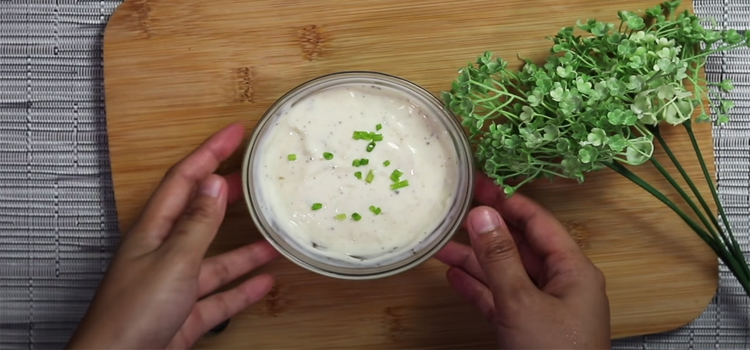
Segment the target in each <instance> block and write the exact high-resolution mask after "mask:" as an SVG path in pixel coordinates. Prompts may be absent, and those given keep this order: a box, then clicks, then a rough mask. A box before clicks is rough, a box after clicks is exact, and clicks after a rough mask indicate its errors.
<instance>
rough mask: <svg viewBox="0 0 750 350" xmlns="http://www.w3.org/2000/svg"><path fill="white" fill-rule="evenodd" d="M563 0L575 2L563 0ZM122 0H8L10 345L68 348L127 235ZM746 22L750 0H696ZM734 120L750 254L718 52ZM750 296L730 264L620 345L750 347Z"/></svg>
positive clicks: (731, 191)
mask: <svg viewBox="0 0 750 350" xmlns="http://www.w3.org/2000/svg"><path fill="white" fill-rule="evenodd" d="M561 1H564V0H561ZM120 2H121V1H119V0H118V1H114V0H96V1H95V0H77V1H73V0H66V1H63V0H23V1H22V0H0V349H40V348H53V349H54V348H62V347H63V345H64V344H65V342H66V341H67V340H68V338H69V337H70V334H71V332H72V331H73V329H74V327H75V325H76V324H77V323H78V321H79V320H80V318H81V317H82V315H83V313H84V312H85V309H86V307H87V305H88V302H89V300H90V299H91V297H92V295H93V293H94V291H95V288H96V286H97V284H98V282H99V280H100V279H101V277H102V275H103V273H104V271H105V269H106V267H107V264H108V262H109V259H110V258H111V256H112V254H113V252H114V247H115V246H116V244H117V237H118V235H119V234H118V232H117V224H116V221H117V220H116V212H115V206H114V198H113V194H112V182H111V176H110V166H109V160H108V152H107V135H106V127H105V123H106V114H105V108H104V95H103V81H102V36H103V30H104V26H105V24H106V22H107V19H108V16H109V15H111V13H112V12H113V11H114V9H115V8H116V7H117V6H118V5H119V4H120ZM695 9H696V12H697V13H698V14H699V15H700V16H701V17H704V18H709V17H713V18H715V19H716V20H717V21H718V23H719V25H720V26H722V27H723V28H734V29H737V30H741V31H744V30H746V29H747V26H748V23H750V1H741V0H734V1H712V0H696V1H695ZM706 70H707V74H708V77H709V79H710V80H712V81H721V80H723V79H726V78H731V79H733V80H734V81H735V85H736V86H737V88H736V90H735V91H734V92H733V93H732V94H731V96H730V97H731V98H732V99H734V101H735V102H736V104H737V107H736V108H735V109H734V113H733V114H732V122H731V123H730V124H729V125H727V126H725V127H723V128H721V129H717V130H715V134H714V136H715V146H716V161H717V166H718V177H719V186H720V193H721V195H722V200H723V202H724V203H725V204H726V206H727V210H728V211H729V213H730V216H731V220H732V223H733V225H734V227H735V228H736V229H737V234H738V239H739V240H740V242H741V243H742V244H743V246H744V250H745V251H746V252H748V251H750V242H749V241H750V215H749V214H750V51H748V50H738V51H736V52H730V53H725V54H721V55H715V56H713V57H711V58H710V63H709V64H708V66H707V69H706ZM749 311H750V310H748V298H747V297H745V296H744V294H743V292H742V288H741V287H740V286H739V284H738V283H737V282H736V281H735V280H734V279H733V277H732V276H731V274H730V273H729V271H728V270H727V269H726V268H725V267H723V266H722V267H721V269H720V288H719V291H718V294H717V296H716V297H715V299H714V300H713V302H712V303H711V305H710V306H709V307H708V308H707V309H706V311H705V312H704V313H703V315H701V316H700V317H699V318H698V319H696V320H695V321H694V322H692V323H691V324H689V325H687V326H685V327H683V328H681V329H679V330H676V331H673V332H669V333H666V334H658V335H649V336H643V337H636V338H631V339H624V340H619V341H617V342H615V344H614V348H616V349H703V348H706V349H708V348H711V349H749V348H750V341H749V340H748V317H749V315H750V312H749Z"/></svg>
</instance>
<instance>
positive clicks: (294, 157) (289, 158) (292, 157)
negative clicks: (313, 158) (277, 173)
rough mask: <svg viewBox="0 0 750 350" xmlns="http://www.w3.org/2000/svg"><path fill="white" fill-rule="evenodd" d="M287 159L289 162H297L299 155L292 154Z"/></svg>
mask: <svg viewBox="0 0 750 350" xmlns="http://www.w3.org/2000/svg"><path fill="white" fill-rule="evenodd" d="M286 159H288V160H297V155H296V154H290V155H288V156H286Z"/></svg>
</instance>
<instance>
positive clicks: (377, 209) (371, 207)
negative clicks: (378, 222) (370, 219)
mask: <svg viewBox="0 0 750 350" xmlns="http://www.w3.org/2000/svg"><path fill="white" fill-rule="evenodd" d="M370 211H371V212H372V213H373V214H375V215H380V213H381V212H382V210H380V208H378V207H376V206H374V205H371V206H370Z"/></svg>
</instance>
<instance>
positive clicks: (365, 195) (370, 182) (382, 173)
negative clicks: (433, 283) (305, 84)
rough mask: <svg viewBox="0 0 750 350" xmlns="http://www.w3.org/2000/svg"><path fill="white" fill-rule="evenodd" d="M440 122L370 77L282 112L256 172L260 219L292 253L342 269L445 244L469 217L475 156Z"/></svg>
mask: <svg viewBox="0 0 750 350" xmlns="http://www.w3.org/2000/svg"><path fill="white" fill-rule="evenodd" d="M427 107H429V108H427ZM440 118H441V117H440V116H439V115H435V111H434V107H430V106H425V105H423V104H422V103H420V101H418V99H416V98H414V96H409V95H408V94H405V93H404V92H403V91H400V90H399V89H396V88H393V87H390V86H387V85H383V84H372V83H367V82H365V81H353V82H349V83H341V84H336V85H334V86H329V87H325V88H321V89H319V90H316V91H314V92H312V93H309V94H306V95H305V96H302V97H300V98H298V99H296V100H295V101H293V102H292V103H286V104H284V105H281V106H279V108H277V109H276V110H275V112H274V113H273V114H272V115H271V116H270V117H269V119H268V121H267V122H266V124H265V125H264V126H263V127H264V128H265V131H264V132H262V133H261V134H260V135H259V136H258V137H257V139H256V144H255V145H254V148H255V149H256V150H257V151H256V153H255V155H254V158H253V160H252V162H251V163H250V164H249V165H248V167H247V169H246V171H247V172H248V176H249V178H251V182H252V185H251V187H252V188H253V189H252V192H254V194H253V195H252V196H254V197H256V198H255V203H256V208H255V209H256V213H257V215H258V216H262V217H263V218H264V219H265V222H267V224H268V226H269V227H270V229H271V230H272V231H275V232H276V233H277V234H278V236H279V238H280V240H279V241H283V242H284V243H285V245H287V246H288V247H287V248H286V249H292V250H295V251H297V253H300V254H301V255H304V256H306V257H307V259H311V260H314V261H322V262H324V263H325V264H328V265H332V266H337V267H340V268H378V267H383V266H387V265H392V264H396V263H398V262H400V261H404V260H407V259H410V258H412V257H414V256H416V255H418V254H420V255H421V254H424V250H425V249H426V248H430V246H432V247H433V248H434V247H435V245H436V244H438V243H440V241H441V240H443V241H445V239H444V237H445V236H446V235H444V234H440V232H437V233H438V234H435V233H436V231H441V228H442V231H445V226H446V223H448V224H449V225H448V226H456V224H455V223H453V221H455V220H456V218H457V217H458V216H462V215H464V214H465V213H463V214H461V213H458V214H451V212H452V211H454V212H455V211H456V210H455V209H454V208H455V207H456V206H457V204H456V203H457V198H459V199H462V198H463V197H466V195H465V193H464V192H466V189H465V188H464V187H466V186H465V184H463V183H464V182H466V181H465V180H462V179H463V178H465V177H466V176H465V175H464V174H463V173H466V169H465V167H466V164H463V163H462V162H464V163H465V162H466V160H465V159H462V157H460V156H459V154H460V148H457V146H456V145H455V140H454V139H455V135H452V134H451V131H450V130H449V129H448V128H446V126H445V121H443V120H441V119H440ZM454 134H455V131H454ZM469 171H471V169H469ZM470 191H471V188H470V187H469V192H470ZM464 201H465V199H463V200H461V201H459V202H461V203H458V205H459V206H460V205H461V204H463V202H464ZM467 207H468V206H467ZM459 209H460V208H459ZM459 224H460V222H459ZM452 233H453V232H450V233H449V234H447V236H450V234H452ZM443 243H444V242H443ZM441 246H442V244H441Z"/></svg>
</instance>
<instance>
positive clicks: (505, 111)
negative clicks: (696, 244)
mask: <svg viewBox="0 0 750 350" xmlns="http://www.w3.org/2000/svg"><path fill="white" fill-rule="evenodd" d="M679 6H680V1H667V2H664V3H662V4H659V5H657V6H655V7H653V8H650V9H648V10H646V11H645V14H642V15H639V14H636V13H633V12H629V11H620V12H618V17H619V19H620V24H619V25H615V24H613V23H605V22H599V21H597V20H594V19H589V20H588V21H586V22H585V23H581V22H578V23H577V25H576V26H575V27H577V29H579V30H581V31H583V32H585V33H582V34H578V33H576V28H574V27H566V28H563V29H562V30H560V32H559V33H558V34H557V35H556V36H555V37H553V38H551V39H552V41H553V46H552V48H551V49H550V53H551V55H550V56H549V57H548V59H547V61H546V63H545V64H543V65H537V64H535V63H533V62H531V61H528V60H526V61H525V64H524V65H523V68H522V69H521V70H520V71H517V72H515V71H511V70H509V69H508V62H507V61H504V60H503V59H501V58H496V59H493V57H492V53H489V52H487V53H485V54H483V55H481V56H480V57H479V58H478V59H477V60H476V64H474V63H470V64H469V65H468V66H467V67H465V68H464V69H462V70H461V71H460V74H459V76H458V78H457V79H456V80H455V81H454V82H453V85H452V89H451V91H449V92H445V93H444V94H443V98H444V101H445V104H446V105H447V106H448V108H449V109H450V110H451V111H452V112H454V113H455V114H457V115H459V116H460V117H462V119H463V125H464V126H465V127H466V128H468V130H469V133H470V137H471V139H472V142H473V143H474V144H475V146H476V152H475V157H476V160H477V164H478V165H479V166H480V167H481V170H482V171H483V172H484V173H485V174H487V175H488V176H489V177H490V178H492V179H494V180H495V181H496V183H497V184H498V185H500V186H502V187H503V188H504V190H505V193H506V194H507V195H508V196H510V195H512V194H513V193H514V192H515V191H516V190H518V189H519V188H520V187H521V186H523V185H524V184H526V183H528V182H529V181H532V180H534V179H537V178H541V177H564V178H571V179H577V180H578V181H579V182H583V181H584V173H586V172H589V171H594V170H599V169H603V168H607V167H608V168H611V169H613V170H615V171H616V172H618V173H620V174H621V175H623V176H625V177H627V178H628V179H629V180H631V181H633V182H634V183H636V184H637V185H638V186H640V187H642V188H643V189H645V190H646V191H648V192H649V193H650V194H652V195H654V196H655V197H656V198H658V199H659V200H661V201H662V202H663V203H664V204H666V205H667V206H669V207H670V208H671V209H672V210H673V211H675V212H676V213H677V214H678V215H679V216H680V217H681V218H682V219H683V220H684V221H685V222H686V223H687V224H688V225H689V226H690V227H691V228H692V229H693V230H694V231H695V232H696V233H697V234H698V235H699V236H700V237H701V238H702V239H703V240H704V241H705V242H706V243H707V244H708V245H709V246H710V247H711V248H712V249H713V250H714V252H716V254H717V255H718V256H719V257H720V258H721V259H722V260H723V261H724V262H725V263H726V264H727V266H728V267H729V268H730V269H731V271H732V272H733V273H734V274H735V276H736V277H737V278H738V280H739V281H740V283H741V284H742V286H743V287H744V289H745V291H746V293H747V294H748V295H750V268H748V265H747V261H746V259H745V256H744V255H743V253H742V251H741V249H740V246H739V245H738V244H737V242H736V240H735V238H734V235H733V234H732V230H731V227H730V225H729V222H728V220H727V217H726V214H725V212H724V210H723V208H722V206H721V203H720V201H719V198H718V195H717V193H716V189H715V186H714V183H713V181H712V178H711V176H710V174H709V172H708V169H707V166H706V164H705V162H704V160H703V157H702V156H701V153H700V149H699V148H698V144H697V141H696V139H695V135H694V134H693V129H692V122H693V116H695V115H697V117H695V121H696V122H710V121H712V119H711V117H710V116H709V114H708V113H707V112H706V110H705V108H704V104H703V101H704V97H705V96H706V94H708V95H710V97H712V100H713V101H714V102H713V105H712V107H713V110H714V111H715V114H716V117H715V122H716V123H717V124H723V123H725V122H727V121H728V112H729V110H730V109H731V108H732V107H733V106H734V104H733V103H732V101H729V100H725V99H723V98H722V96H721V92H729V91H731V90H732V89H733V88H734V86H733V85H732V83H731V81H729V80H725V81H723V82H721V83H719V84H711V83H709V82H707V81H706V80H705V79H703V78H701V77H700V76H699V73H700V71H701V69H702V68H703V66H704V65H705V63H706V59H707V57H708V56H709V55H711V54H713V53H716V52H720V51H726V50H732V49H736V48H739V47H743V46H750V31H748V32H746V33H745V35H744V36H743V35H741V34H739V33H737V32H736V31H734V30H727V31H718V30H711V29H707V28H704V27H703V25H701V21H700V19H699V18H698V17H696V16H695V15H693V14H691V13H689V12H688V11H684V12H678V11H677V8H678V7H679ZM707 87H713V88H707ZM716 112H718V113H716ZM664 123H668V124H671V125H682V126H683V127H684V128H685V130H686V132H687V133H688V135H689V136H690V140H691V143H692V145H693V148H694V150H695V153H696V155H697V157H698V160H699V162H700V165H701V168H702V171H703V175H704V177H705V180H706V181H707V183H708V187H709V189H710V191H711V194H712V196H713V199H714V200H715V202H716V203H717V206H718V209H719V213H720V216H721V220H722V222H723V224H724V226H725V228H726V232H725V231H724V230H723V229H722V227H721V225H720V224H719V222H718V220H717V219H716V218H715V217H714V215H713V214H712V211H711V209H710V208H709V206H708V204H707V203H706V201H705V200H704V198H703V197H702V196H701V194H700V192H699V191H698V189H697V187H696V186H695V183H694V182H693V181H692V180H691V179H690V178H689V176H688V175H687V173H686V172H685V170H684V168H683V167H682V166H681V165H680V163H679V162H678V161H677V159H676V158H675V157H674V154H673V153H672V151H671V150H670V148H669V146H668V145H667V143H666V142H665V140H664V139H663V138H662V136H661V134H660V132H659V126H660V125H662V124H664ZM654 140H656V141H657V142H658V143H659V144H660V145H661V146H662V148H664V150H665V153H666V154H667V156H668V157H669V159H670V161H672V162H673V163H674V164H675V166H676V168H677V169H678V171H679V173H680V175H681V176H682V177H683V178H684V180H685V181H686V183H687V185H688V186H689V188H690V191H691V192H692V193H693V194H694V195H695V196H696V198H697V200H698V202H699V204H700V206H701V208H702V209H703V210H704V212H701V211H700V210H699V208H698V205H697V204H696V203H695V201H693V200H692V199H691V198H690V196H688V194H687V193H686V192H685V190H684V189H682V188H681V187H680V186H679V185H678V184H677V182H676V181H675V179H674V178H673V177H672V176H671V175H670V174H669V173H668V172H667V171H666V170H665V169H664V167H662V165H661V164H660V163H659V162H658V161H657V160H656V159H655V158H654V157H652V155H653V151H654ZM646 162H650V163H652V165H654V166H655V167H656V169H658V171H659V172H660V173H661V174H662V175H663V176H664V177H665V178H666V179H667V180H668V182H669V183H670V184H671V185H672V186H674V188H675V189H676V190H677V191H678V193H679V194H680V195H681V197H682V198H683V199H684V200H685V201H686V202H687V204H688V205H689V206H690V207H691V209H692V210H693V211H694V212H695V214H696V216H697V217H698V218H699V220H700V223H701V224H702V225H703V226H701V225H700V224H698V222H696V221H695V220H693V219H692V218H691V217H690V216H688V215H687V214H685V212H683V211H682V210H681V209H680V208H679V207H677V206H676V205H675V204H674V203H673V202H672V201H670V200H669V199H668V198H667V197H666V196H664V194H662V193H660V192H659V191H657V190H656V189H655V188H653V187H652V186H650V185H649V184H648V183H646V182H645V181H643V180H642V179H641V178H640V177H638V176H637V175H635V174H634V173H632V172H631V171H630V170H629V169H628V168H626V167H625V166H624V164H627V165H640V164H643V163H646Z"/></svg>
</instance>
